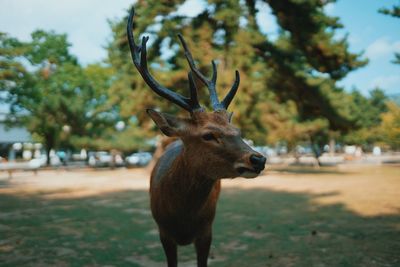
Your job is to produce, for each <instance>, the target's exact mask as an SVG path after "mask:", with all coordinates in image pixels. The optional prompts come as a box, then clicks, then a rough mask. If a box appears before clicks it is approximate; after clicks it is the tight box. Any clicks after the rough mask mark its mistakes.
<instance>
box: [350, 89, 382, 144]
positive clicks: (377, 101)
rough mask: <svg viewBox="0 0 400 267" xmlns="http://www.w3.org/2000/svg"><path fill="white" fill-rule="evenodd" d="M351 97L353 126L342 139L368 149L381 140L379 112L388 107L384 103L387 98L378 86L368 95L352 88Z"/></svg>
mask: <svg viewBox="0 0 400 267" xmlns="http://www.w3.org/2000/svg"><path fill="white" fill-rule="evenodd" d="M351 97H352V102H353V104H352V105H351V114H352V115H353V117H354V126H355V127H354V128H353V129H352V130H351V131H349V132H348V133H347V134H346V135H345V136H344V138H343V141H345V142H346V143H349V144H356V145H361V146H363V148H364V149H370V148H371V146H373V145H374V144H376V143H377V142H380V141H382V136H381V135H380V134H379V127H380V124H381V114H382V113H384V112H386V111H387V109H388V108H387V104H386V102H387V101H388V98H387V96H386V95H385V94H384V92H383V91H382V90H381V89H379V88H376V89H374V90H372V91H371V92H370V95H369V97H365V96H363V95H362V94H361V93H360V92H358V91H355V90H354V91H353V92H352V93H351Z"/></svg>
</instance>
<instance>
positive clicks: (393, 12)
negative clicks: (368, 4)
mask: <svg viewBox="0 0 400 267" xmlns="http://www.w3.org/2000/svg"><path fill="white" fill-rule="evenodd" d="M379 12H380V13H382V14H385V15H390V16H392V17H395V18H400V5H393V7H392V8H391V9H390V8H381V9H379Z"/></svg>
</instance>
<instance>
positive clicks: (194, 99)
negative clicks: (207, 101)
mask: <svg viewBox="0 0 400 267" xmlns="http://www.w3.org/2000/svg"><path fill="white" fill-rule="evenodd" d="M188 80H189V88H190V100H191V104H192V107H193V108H194V109H195V110H201V109H202V107H201V106H200V104H199V100H198V98H197V87H196V84H195V82H194V80H193V74H192V72H191V71H189V72H188Z"/></svg>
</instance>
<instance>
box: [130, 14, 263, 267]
mask: <svg viewBox="0 0 400 267" xmlns="http://www.w3.org/2000/svg"><path fill="white" fill-rule="evenodd" d="M134 15H135V10H134V8H132V9H131V11H130V14H129V17H128V23H127V37H128V43H129V47H130V52H131V57H132V61H133V63H134V65H135V67H136V69H137V71H138V72H139V73H140V75H141V77H142V78H143V80H144V81H145V83H146V84H147V85H148V86H149V87H150V89H151V90H152V91H154V92H155V93H156V94H158V95H159V96H161V97H163V98H165V99H166V100H168V101H170V102H172V103H173V104H176V105H178V106H179V107H181V108H182V109H184V110H185V111H187V112H189V114H190V117H178V116H173V115H170V114H167V113H163V112H160V111H157V110H155V109H147V110H146V111H147V114H148V115H149V116H150V118H151V119H152V120H153V121H154V123H155V124H156V125H157V127H158V128H159V129H160V130H161V132H162V133H163V134H164V135H166V136H168V137H174V138H177V139H178V140H177V141H175V142H173V143H172V144H170V145H169V146H168V147H167V148H166V150H165V152H164V154H163V155H162V156H161V157H160V158H159V159H158V161H157V162H156V164H155V165H154V167H153V170H152V172H151V176H150V190H149V193H150V209H151V213H152V216H153V218H154V220H155V222H156V224H157V226H158V230H159V238H160V241H161V244H162V247H163V249H164V253H165V256H166V259H167V264H168V267H173V266H177V264H178V259H177V249H178V246H185V245H189V244H193V243H194V246H195V250H196V255H197V266H199V267H206V266H207V260H208V255H209V252H210V246H211V241H212V224H213V221H214V218H215V214H216V207H217V201H218V197H219V194H220V191H221V179H223V178H236V177H244V178H255V177H257V176H258V175H259V174H260V173H261V171H263V170H264V168H265V163H266V158H265V157H264V156H263V155H262V154H260V153H258V152H256V151H255V150H253V149H252V148H251V147H250V146H249V145H248V144H246V142H244V140H243V139H242V137H241V132H240V130H239V129H238V128H236V127H235V126H233V124H232V123H231V120H232V113H231V112H228V111H227V109H228V106H229V104H230V103H231V101H232V100H233V98H234V96H235V94H236V92H237V90H238V87H239V83H240V76H239V71H237V70H236V72H235V80H234V83H233V85H232V87H231V89H230V90H229V92H228V93H227V95H226V96H225V98H224V99H223V100H222V101H219V99H218V96H217V92H216V80H217V67H216V64H215V61H214V60H213V61H212V62H211V63H212V77H211V79H208V78H206V76H204V75H203V74H202V73H201V72H200V70H199V69H198V68H197V67H196V64H195V61H194V60H193V57H192V54H191V52H190V50H189V48H188V46H187V44H186V41H185V39H184V38H183V36H182V35H180V34H178V38H179V40H180V42H181V44H182V47H183V49H184V53H185V57H186V59H187V61H188V63H189V67H190V71H189V72H188V85H189V97H185V96H183V95H181V94H179V93H176V92H174V91H172V90H171V89H168V88H166V87H164V86H162V85H161V84H160V83H159V82H157V81H156V79H155V78H154V77H153V76H152V75H151V74H150V71H149V69H148V67H147V48H146V43H147V41H148V39H149V37H148V36H143V37H142V40H141V44H140V45H137V44H136V43H135V40H134V36H133V17H134ZM194 76H195V77H196V78H197V79H198V80H199V81H200V82H201V83H202V84H204V85H205V86H206V87H207V89H208V92H209V95H210V101H211V106H212V109H213V110H212V111H210V112H208V111H206V109H205V108H204V107H202V106H201V105H200V103H199V101H198V90H197V87H196V83H195V80H194Z"/></svg>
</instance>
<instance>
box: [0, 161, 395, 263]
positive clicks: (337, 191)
mask: <svg viewBox="0 0 400 267" xmlns="http://www.w3.org/2000/svg"><path fill="white" fill-rule="evenodd" d="M147 185H148V174H147V172H146V170H143V169H137V170H116V171H109V170H105V171H88V170H86V171H84V170H81V171H64V170H58V171H43V172H39V174H38V175H37V176H34V175H33V174H31V173H17V174H15V175H14V178H13V179H12V180H8V179H7V174H6V173H0V265H1V266H146V267H147V266H149V267H152V266H165V263H164V255H163V252H162V248H161V245H160V243H159V240H158V233H157V229H156V225H155V224H154V222H153V220H152V218H151V214H150V212H149V208H148V207H149V204H148V192H147ZM194 259H195V254H194V249H193V247H192V246H187V247H181V248H180V249H179V261H180V263H181V264H180V266H195V260H194ZM210 266H256V267H257V266H307V267H308V266H318V267H319V266H321V267H322V266H329V267H330V266H366V267H368V266H400V167H399V166H356V167H343V168H329V169H324V168H322V169H318V170H315V169H304V168H302V169H293V168H289V169H283V168H282V169H275V170H272V171H270V172H268V171H267V173H266V175H265V176H263V177H260V178H257V179H254V180H245V179H236V180H229V181H224V183H223V191H222V195H221V198H220V201H219V205H218V211H217V217H216V220H215V223H214V240H213V245H212V248H211V256H210Z"/></svg>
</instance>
